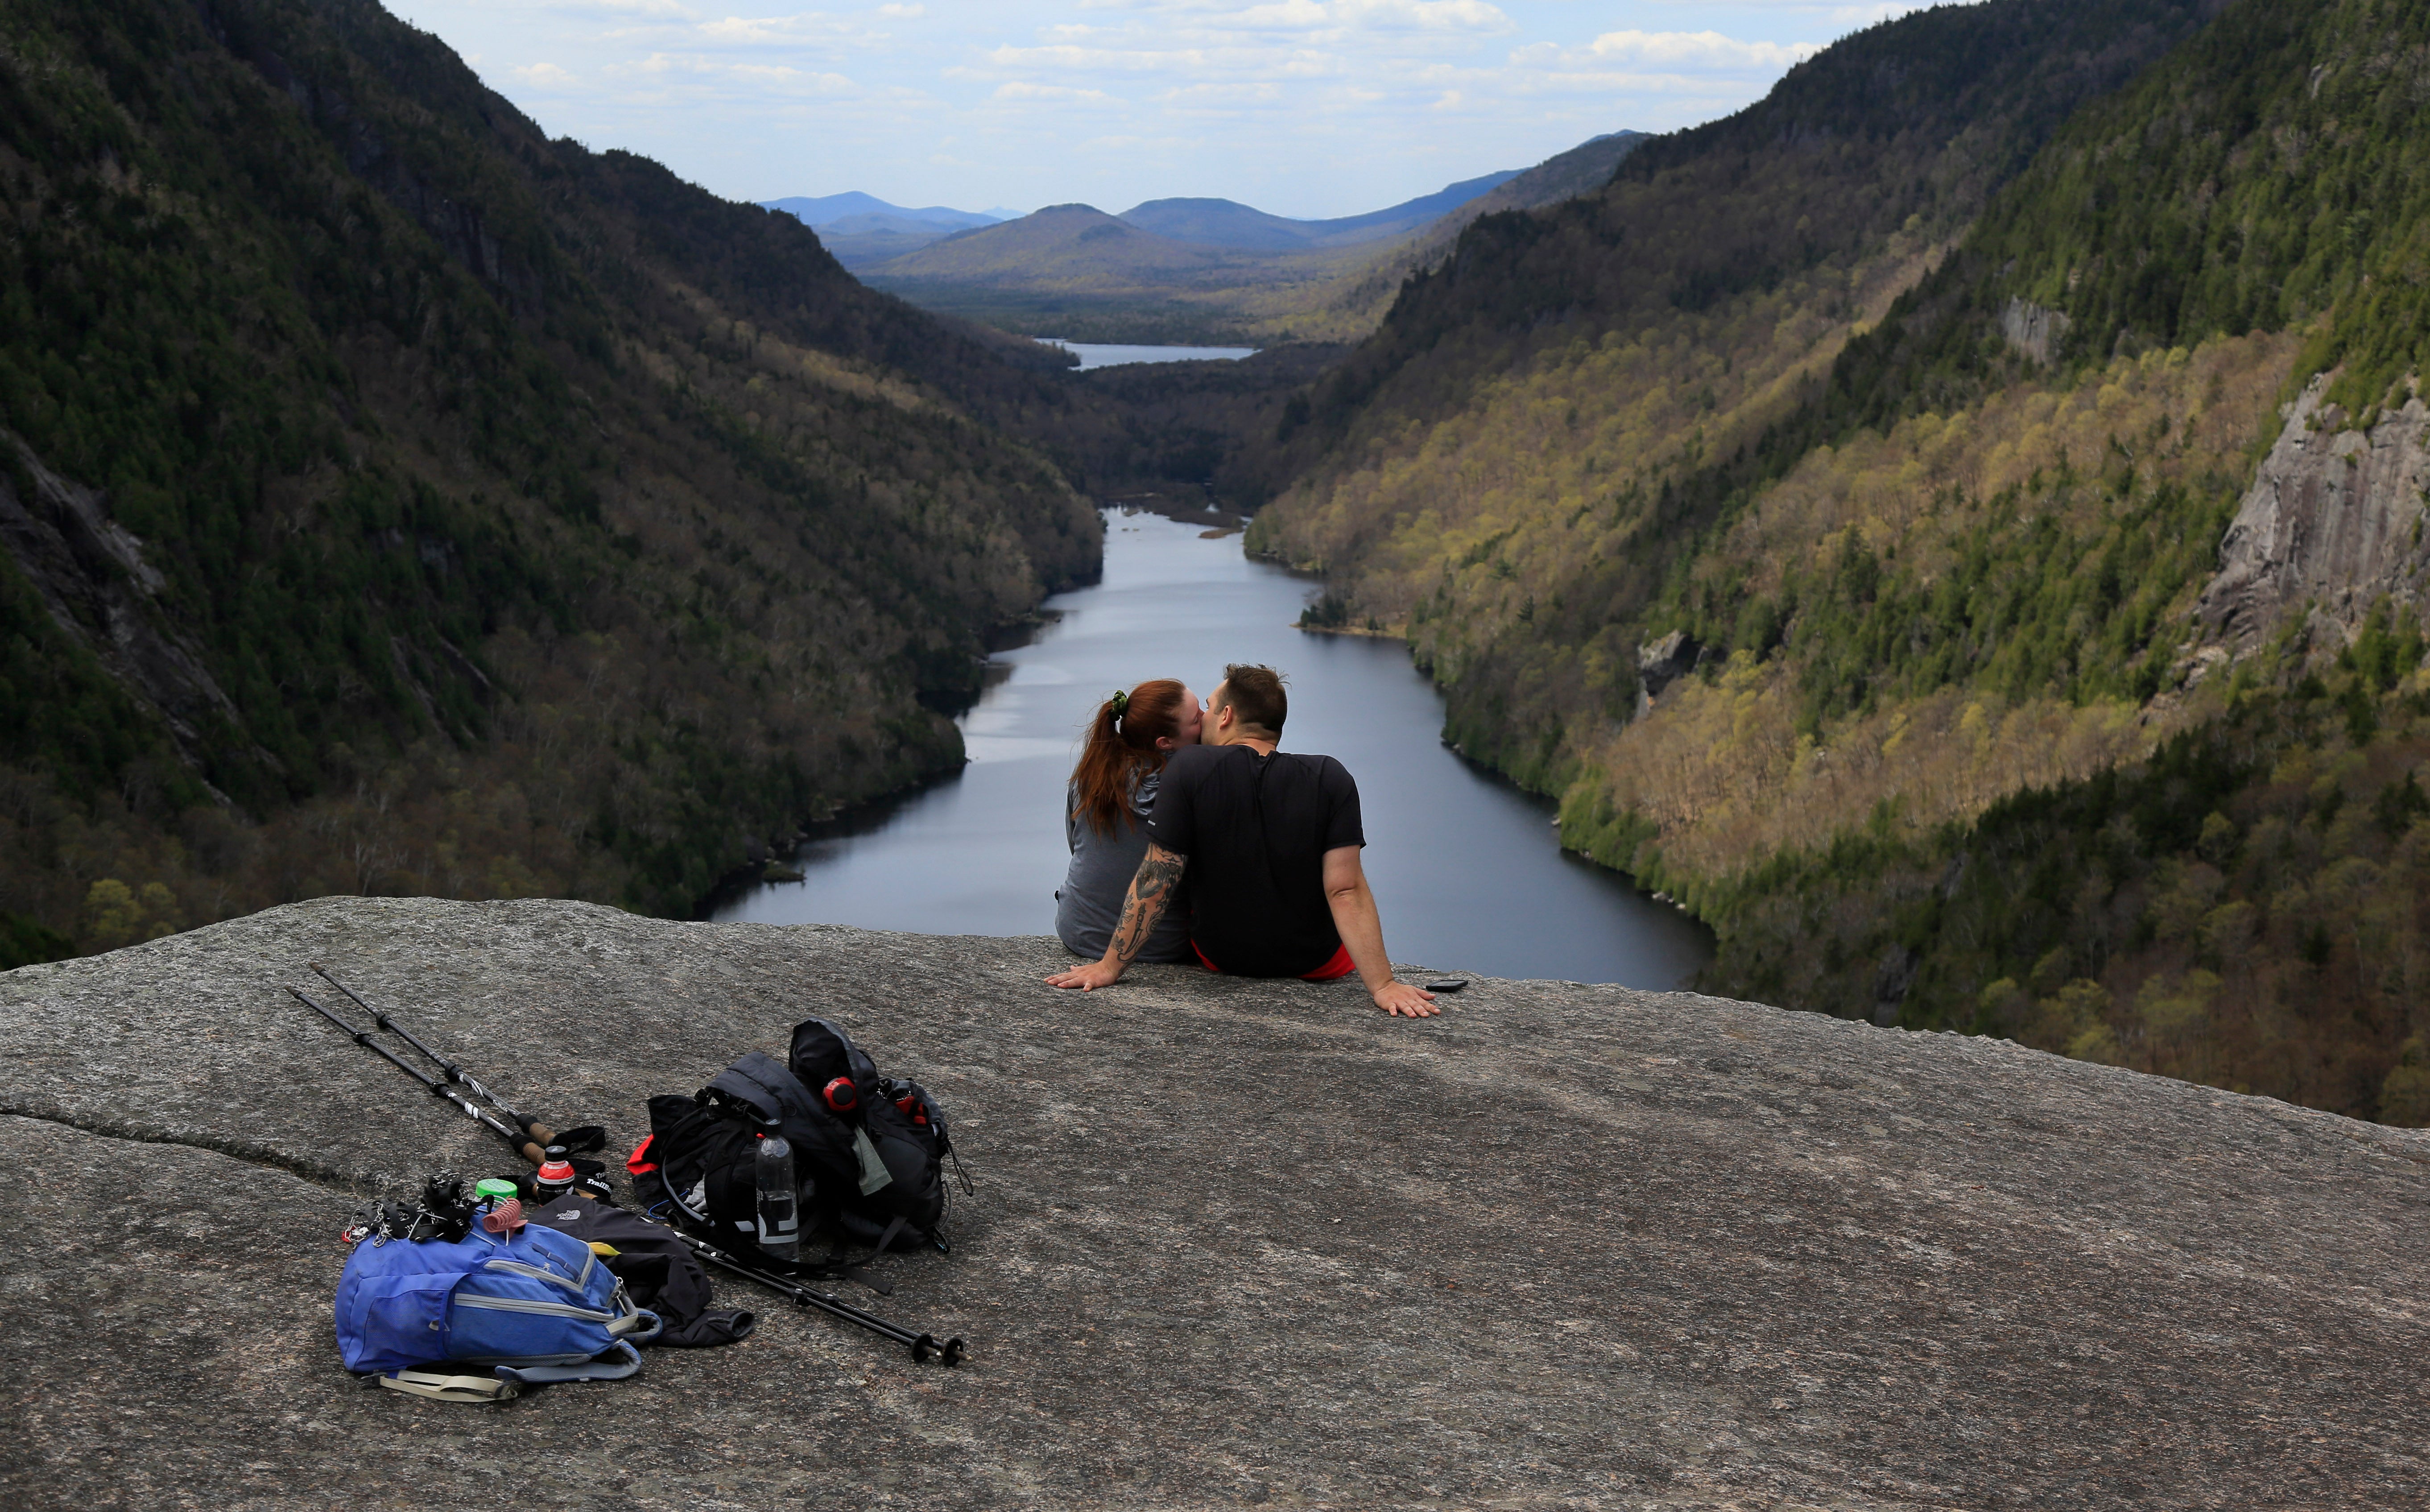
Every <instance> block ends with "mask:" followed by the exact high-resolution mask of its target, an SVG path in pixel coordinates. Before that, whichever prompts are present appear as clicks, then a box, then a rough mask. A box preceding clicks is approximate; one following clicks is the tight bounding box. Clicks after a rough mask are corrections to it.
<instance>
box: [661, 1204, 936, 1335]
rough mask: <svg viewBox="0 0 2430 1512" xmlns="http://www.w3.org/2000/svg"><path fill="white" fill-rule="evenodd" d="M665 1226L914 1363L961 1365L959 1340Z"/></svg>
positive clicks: (724, 1266)
mask: <svg viewBox="0 0 2430 1512" xmlns="http://www.w3.org/2000/svg"><path fill="white" fill-rule="evenodd" d="M666 1226H667V1228H668V1229H669V1230H670V1231H671V1232H672V1233H674V1237H675V1238H679V1239H681V1240H683V1241H684V1242H685V1243H686V1244H689V1245H691V1249H692V1253H693V1254H697V1255H699V1256H700V1257H701V1258H702V1259H704V1260H706V1261H707V1262H708V1263H709V1264H711V1265H713V1266H715V1267H717V1268H718V1269H719V1270H721V1271H733V1272H734V1273H735V1274H736V1275H739V1276H741V1277H742V1278H743V1279H745V1280H747V1281H757V1282H758V1283H759V1284H760V1285H761V1286H763V1287H766V1288H768V1289H769V1290H771V1291H774V1292H779V1293H781V1294H783V1295H784V1296H787V1297H791V1299H792V1300H793V1301H795V1302H797V1303H799V1304H802V1305H803V1306H805V1307H815V1308H817V1309H818V1310H819V1311H821V1312H823V1313H825V1314H827V1315H828V1316H830V1317H834V1318H841V1319H842V1320H843V1321H845V1322H848V1323H857V1324H858V1325H859V1326H860V1327H862V1328H866V1329H868V1330H869V1331H870V1332H871V1333H873V1334H875V1335H877V1336H878V1337H879V1338H889V1339H892V1340H893V1341H894V1342H895V1343H897V1344H901V1345H903V1346H904V1347H906V1348H907V1349H908V1350H910V1351H911V1358H912V1360H913V1361H914V1362H915V1363H920V1364H925V1363H926V1362H927V1359H928V1356H929V1355H931V1354H934V1355H936V1356H937V1358H938V1360H939V1362H940V1363H941V1364H945V1365H959V1364H961V1363H962V1341H961V1340H960V1339H958V1338H949V1339H947V1340H945V1341H944V1342H943V1343H941V1344H940V1343H938V1342H937V1336H936V1335H934V1334H915V1333H913V1332H911V1330H909V1329H907V1328H905V1327H903V1326H902V1325H900V1324H898V1323H890V1322H888V1321H886V1320H885V1319H883V1318H880V1317H878V1316H877V1315H876V1314H874V1313H865V1312H862V1311H861V1310H860V1309H859V1308H857V1307H856V1306H854V1305H853V1304H850V1303H848V1302H845V1301H842V1300H841V1299H840V1298H836V1297H830V1296H828V1295H827V1294H826V1293H825V1292H824V1291H812V1290H811V1289H810V1288H807V1287H805V1286H802V1285H800V1284H798V1283H796V1282H791V1281H788V1280H786V1279H785V1278H784V1277H783V1276H779V1275H771V1274H770V1273H768V1272H767V1271H755V1270H753V1269H752V1268H751V1267H749V1266H747V1265H744V1264H743V1263H742V1262H741V1261H740V1260H738V1259H736V1258H735V1257H734V1256H732V1255H730V1254H726V1253H725V1252H724V1250H721V1249H719V1248H718V1247H717V1246H716V1245H714V1244H711V1243H709V1242H708V1241H707V1239H704V1238H698V1237H697V1236H695V1235H691V1234H687V1233H685V1232H684V1231H683V1230H682V1229H679V1228H676V1227H675V1226H674V1224H672V1223H670V1224H668V1225H666Z"/></svg>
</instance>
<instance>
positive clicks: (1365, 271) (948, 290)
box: [774, 131, 1645, 345]
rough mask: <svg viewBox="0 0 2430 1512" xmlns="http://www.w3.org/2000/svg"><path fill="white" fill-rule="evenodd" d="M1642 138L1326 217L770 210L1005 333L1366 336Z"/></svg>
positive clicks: (868, 269) (898, 284)
mask: <svg viewBox="0 0 2430 1512" xmlns="http://www.w3.org/2000/svg"><path fill="white" fill-rule="evenodd" d="M1643 140H1645V139H1644V137H1643V135H1642V134H1641V133H1639V132H1634V131H1617V132H1611V133H1608V134H1606V135H1604V136H1600V137H1596V138H1593V139H1591V140H1590V141H1584V142H1581V143H1579V144H1578V145H1577V146H1575V147H1573V148H1571V149H1569V150H1568V151H1567V152H1564V153H1561V154H1559V155H1557V156H1556V157H1553V158H1547V159H1546V160H1544V161H1543V162H1540V163H1539V164H1537V165H1536V166H1535V167H1533V168H1529V169H1526V170H1524V171H1523V172H1503V173H1493V174H1483V175H1481V176H1479V177H1475V178H1470V179H1463V180H1462V181H1460V182H1458V183H1456V184H1450V185H1446V186H1445V187H1444V188H1442V189H1440V190H1437V191H1434V192H1433V193H1431V194H1422V195H1420V196H1418V197H1417V198H1415V199H1410V200H1404V201H1402V202H1401V203H1400V204H1397V205H1391V206H1387V207H1386V208H1383V209H1380V210H1370V211H1368V212H1367V213H1365V214H1362V215H1345V216H1338V217H1333V218H1330V219H1325V220H1305V221H1304V220H1293V219H1291V218H1290V217H1288V216H1281V215H1273V214H1269V213H1268V212H1266V211H1264V210H1260V209H1257V208H1255V207H1254V206H1248V205H1242V204H1240V202H1239V201H1237V200H1228V199H1212V198H1177V199H1159V200H1149V201H1147V202H1146V203H1144V204H1141V205H1134V206H1132V207H1131V208H1129V209H1127V210H1124V211H1123V212H1122V213H1121V214H1120V215H1109V214H1107V212H1105V211H1104V210H1101V209H1099V208H1096V207H1094V206H1091V205H1052V206H1048V207H1047V208H1044V209H1042V210H1040V211H1038V212H1037V213H1036V214H1033V215H1025V216H1022V217H1020V218H1019V219H1016V220H1009V221H1002V222H993V223H989V224H975V225H973V224H961V225H955V226H948V225H946V224H942V223H941V222H938V223H934V224H931V225H929V226H924V227H923V226H914V225H911V224H908V223H907V222H903V221H901V220H890V221H886V222H884V223H883V224H881V223H880V220H879V216H880V214H881V213H882V214H888V215H892V216H895V217H901V216H904V215H907V214H909V213H913V212H906V211H899V210H895V209H893V208H892V207H888V206H884V202H883V201H878V200H874V199H872V198H871V197H870V196H868V195H842V194H840V195H835V196H832V197H831V198H830V199H827V200H824V201H815V202H814V201H776V202H774V204H775V205H776V207H777V208H793V207H794V206H796V205H816V206H819V207H822V208H820V209H818V210H816V211H813V212H812V213H814V214H821V215H832V216H834V217H836V218H835V219H833V220H831V221H828V222H826V223H824V224H821V223H819V222H817V221H813V223H812V224H815V225H817V226H818V231H819V239H820V240H821V241H824V243H825V244H826V246H827V249H828V250H829V251H831V252H833V253H834V254H835V256H836V258H837V259H838V260H839V261H841V262H842V263H843V264H844V266H845V267H847V268H850V269H851V270H852V271H853V272H854V273H855V274H858V275H859V276H860V277H862V278H863V279H865V280H867V281H868V282H870V283H872V284H874V285H876V286H877V287H879V288H883V289H886V290H888V291H890V292H893V293H897V294H900V295H902V296H903V297H905V298H907V299H909V300H911V301H912V302H913V303H915V304H920V305H924V306H926V307H929V308H931V309H938V310H944V311H948V312H951V313H954V314H958V315H963V316H967V317H969V318H971V319H974V320H978V321H981V322H984V323H986V324H992V325H996V326H999V327H1001V328H1003V329H1006V330H1010V331H1017V332H1024V333H1026V334H1030V335H1045V336H1063V337H1070V338H1074V339H1077V340H1084V341H1195V342H1217V343H1219V344H1221V343H1225V342H1233V341H1245V342H1251V343H1255V344H1260V345H1262V344H1267V343H1271V342H1273V341H1342V340H1356V338H1358V337H1360V336H1363V335H1365V334H1366V333H1367V332H1368V331H1371V330H1373V328H1374V325H1375V323H1376V321H1377V320H1379V319H1380V318H1381V317H1382V314H1383V311H1384V308H1385V307H1387V306H1389V305H1390V303H1391V299H1392V296H1393V293H1394V292H1395V291H1397V290H1398V289H1399V288H1400V286H1401V283H1402V281H1403V280H1404V279H1406V277H1407V276H1408V275H1409V274H1411V273H1413V272H1415V271H1417V270H1419V269H1421V268H1425V267H1430V266H1432V265H1433V264H1434V263H1435V262H1436V261H1438V260H1440V258H1443V257H1445V256H1448V255H1449V253H1450V250H1451V247H1452V245H1453V243H1454V242H1455V241H1456V239H1457V238H1458V235H1459V232H1460V228H1461V227H1463V226H1465V225H1467V224H1469V223H1470V222H1471V221H1473V220H1474V219H1476V217H1478V216H1479V215H1482V214H1486V213H1489V212H1491V211H1495V210H1511V209H1530V208H1537V207H1540V206H1544V205H1550V204H1555V203H1557V202H1559V201H1561V200H1564V199H1568V198H1570V197H1571V196H1573V195H1575V194H1581V193H1588V192H1592V191H1596V190H1599V189H1601V188H1602V187H1603V185H1604V183H1605V182H1606V180H1608V179H1609V178H1610V177H1611V174H1612V172H1613V170H1614V169H1615V168H1617V167H1618V166H1619V163H1620V161H1621V159H1622V158H1624V157H1626V156H1627V154H1628V152H1629V151H1630V149H1631V148H1633V147H1634V146H1635V145H1636V144H1637V143H1638V142H1639V141H1643ZM872 206H878V207H883V209H882V211H873V210H872V209H871V208H870V207H872ZM797 213H799V212H797ZM919 213H941V214H946V215H962V216H963V218H964V220H965V221H967V220H970V219H974V218H973V217H969V216H968V215H967V214H966V213H965V212H957V211H945V212H919ZM806 218H807V217H806Z"/></svg>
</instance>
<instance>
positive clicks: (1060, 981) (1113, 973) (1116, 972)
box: [1046, 961, 1123, 992]
mask: <svg viewBox="0 0 2430 1512" xmlns="http://www.w3.org/2000/svg"><path fill="white" fill-rule="evenodd" d="M1122 975H1123V969H1122V967H1121V966H1120V965H1117V964H1112V963H1108V962H1106V961H1090V963H1089V964H1088V965H1086V966H1074V967H1073V968H1072V969H1071V970H1070V971H1068V972H1056V973H1055V974H1054V975H1053V976H1050V977H1048V978H1047V979H1046V985H1047V986H1048V987H1076V988H1078V989H1080V990H1081V991H1083V992H1090V991H1094V990H1095V989H1098V988H1101V987H1111V986H1113V985H1114V984H1115V983H1116V982H1118V981H1120V980H1122Z"/></svg>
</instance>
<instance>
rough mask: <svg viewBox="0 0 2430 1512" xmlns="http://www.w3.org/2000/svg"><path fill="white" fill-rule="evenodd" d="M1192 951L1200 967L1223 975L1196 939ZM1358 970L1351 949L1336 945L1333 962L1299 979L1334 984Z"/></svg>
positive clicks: (1191, 945)
mask: <svg viewBox="0 0 2430 1512" xmlns="http://www.w3.org/2000/svg"><path fill="white" fill-rule="evenodd" d="M1190 950H1191V952H1192V953H1193V954H1195V955H1197V957H1198V964H1199V965H1201V966H1204V967H1206V968H1207V970H1208V971H1210V972H1214V973H1215V974H1216V975H1218V976H1221V975H1223V968H1222V967H1220V966H1218V965H1216V964H1215V963H1214V962H1213V961H1210V960H1208V959H1207V953H1206V952H1205V951H1203V950H1200V949H1199V948H1198V941H1196V940H1194V939H1193V940H1191V941H1190ZM1356 970H1358V963H1357V962H1356V961H1354V960H1352V959H1351V958H1350V947H1349V946H1347V945H1336V946H1335V947H1333V958H1332V959H1331V960H1328V961H1326V962H1325V963H1324V964H1323V965H1322V966H1320V967H1318V968H1317V969H1316V970H1315V971H1312V972H1301V973H1300V975H1299V979H1300V980H1301V981H1303V982H1332V981H1338V980H1340V978H1342V977H1345V976H1348V975H1349V974H1350V973H1351V972H1355V971H1356Z"/></svg>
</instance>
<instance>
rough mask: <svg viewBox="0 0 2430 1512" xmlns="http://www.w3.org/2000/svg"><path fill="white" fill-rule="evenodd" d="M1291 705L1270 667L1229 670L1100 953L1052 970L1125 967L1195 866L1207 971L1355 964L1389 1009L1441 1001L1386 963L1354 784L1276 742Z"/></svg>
mask: <svg viewBox="0 0 2430 1512" xmlns="http://www.w3.org/2000/svg"><path fill="white" fill-rule="evenodd" d="M1289 711H1290V705H1289V702H1288V700H1287V699H1286V698H1285V696H1284V693H1283V683H1282V679H1281V678H1280V677H1278V676H1276V675H1275V674H1274V673H1273V670H1272V669H1270V668H1266V667H1242V666H1233V667H1227V668H1225V669H1224V671H1223V684H1222V686H1220V687H1218V688H1217V689H1216V690H1215V692H1214V694H1213V696H1211V697H1210V698H1208V699H1207V723H1206V725H1205V728H1204V730H1203V732H1202V733H1201V735H1200V736H1199V740H1200V742H1201V743H1199V744H1198V745H1195V746H1184V747H1182V748H1181V749H1180V750H1178V751H1176V752H1174V753H1173V759H1172V760H1171V761H1169V762H1167V763H1166V765H1165V769H1164V775H1163V779H1162V782H1161V785H1160V786H1159V787H1158V789H1157V799H1156V810H1155V812H1154V813H1153V814H1152V815H1151V816H1150V817H1149V819H1148V822H1147V828H1148V835H1149V840H1148V847H1147V856H1145V857H1144V858H1143V859H1142V860H1141V861H1140V869H1139V873H1138V874H1137V875H1136V876H1134V877H1133V878H1132V879H1131V888H1130V895H1129V897H1128V898H1126V899H1125V900H1124V901H1123V916H1122V920H1121V922H1119V923H1117V924H1116V925H1115V926H1114V937H1113V940H1112V942H1111V943H1110V944H1108V945H1107V947H1106V954H1105V955H1104V957H1103V958H1102V959H1099V960H1096V961H1092V962H1090V964H1088V965H1086V966H1078V967H1074V968H1073V969H1072V970H1071V971H1068V972H1057V973H1056V974H1055V975H1053V976H1050V977H1048V978H1047V979H1046V980H1047V981H1049V982H1050V983H1052V984H1054V985H1055V986H1057V987H1076V988H1079V989H1082V990H1083V991H1086V990H1089V989H1094V988H1100V987H1107V986H1110V985H1112V984H1113V983H1114V982H1115V981H1117V980H1119V979H1120V978H1121V976H1122V974H1123V969H1124V968H1125V967H1127V966H1129V965H1130V963H1131V961H1132V959H1133V958H1134V957H1135V956H1137V955H1138V954H1139V952H1140V948H1141V947H1142V946H1143V945H1144V944H1145V943H1146V941H1147V939H1148V936H1149V933H1150V932H1151V931H1153V930H1154V929H1155V928H1156V924H1157V920H1158V919H1160V918H1162V917H1163V914H1164V910H1165V906H1166V905H1167V904H1168V903H1170V902H1171V901H1172V897H1173V889H1174V888H1175V887H1177V886H1178V885H1179V884H1180V881H1181V875H1182V872H1183V870H1184V869H1185V868H1191V867H1194V868H1195V869H1196V870H1195V872H1193V873H1192V874H1193V875H1194V876H1195V877H1196V878H1197V881H1196V882H1195V883H1194V884H1193V888H1192V897H1193V899H1194V909H1195V911H1194V914H1193V916H1192V918H1191V921H1190V944H1191V945H1192V946H1193V947H1194V948H1195V949H1196V950H1197V952H1198V958H1199V960H1201V961H1202V962H1204V963H1205V964H1206V966H1207V969H1208V970H1209V971H1216V972H1231V973H1233V974H1234V975H1238V976H1301V977H1307V978H1308V979H1309V980H1311V981H1320V982H1323V981H1331V980H1332V979H1334V978H1336V977H1341V976H1347V975H1349V974H1350V973H1351V972H1354V971H1355V972H1357V973H1358V976H1359V980H1360V981H1362V982H1363V983H1365V984H1366V988H1367V992H1368V995H1369V996H1370V997H1372V998H1373V999H1374V1000H1375V1005H1376V1006H1377V1007H1379V1008H1381V1009H1383V1010H1384V1011H1385V1012H1386V1013H1390V1014H1405V1015H1406V1016H1408V1017H1409V1018H1412V1019H1417V1018H1424V1017H1426V1016H1427V1015H1430V1014H1432V1013H1434V1012H1436V1011H1437V1009H1436V1008H1435V1006H1434V994H1433V993H1431V992H1426V991H1422V990H1420V989H1417V988H1415V987H1412V986H1410V985H1409V984H1408V983H1406V982H1402V981H1396V980H1394V978H1393V976H1392V965H1391V958H1390V956H1389V955H1386V954H1385V951H1384V925H1383V921H1382V920H1381V918H1380V917H1379V916H1378V915H1377V914H1376V911H1375V895H1374V894H1373V892H1371V891H1369V890H1368V888H1367V876H1366V873H1365V872H1363V871H1362V870H1361V869H1360V867H1359V865H1358V852H1359V848H1360V847H1361V846H1363V845H1365V844H1366V843H1367V837H1366V834H1365V832H1364V831H1362V830H1361V829H1360V827H1359V822H1358V785H1357V784H1356V782H1353V781H1352V780H1351V778H1350V773H1348V772H1346V771H1344V770H1342V766H1341V763H1340V762H1339V761H1336V760H1334V759H1333V758H1332V757H1331V756H1297V755H1285V754H1283V753H1281V752H1278V751H1276V750H1275V749H1274V746H1275V742H1276V741H1278V740H1279V739H1281V738H1282V730H1283V719H1284V717H1285V715H1286V714H1288V713H1289Z"/></svg>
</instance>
